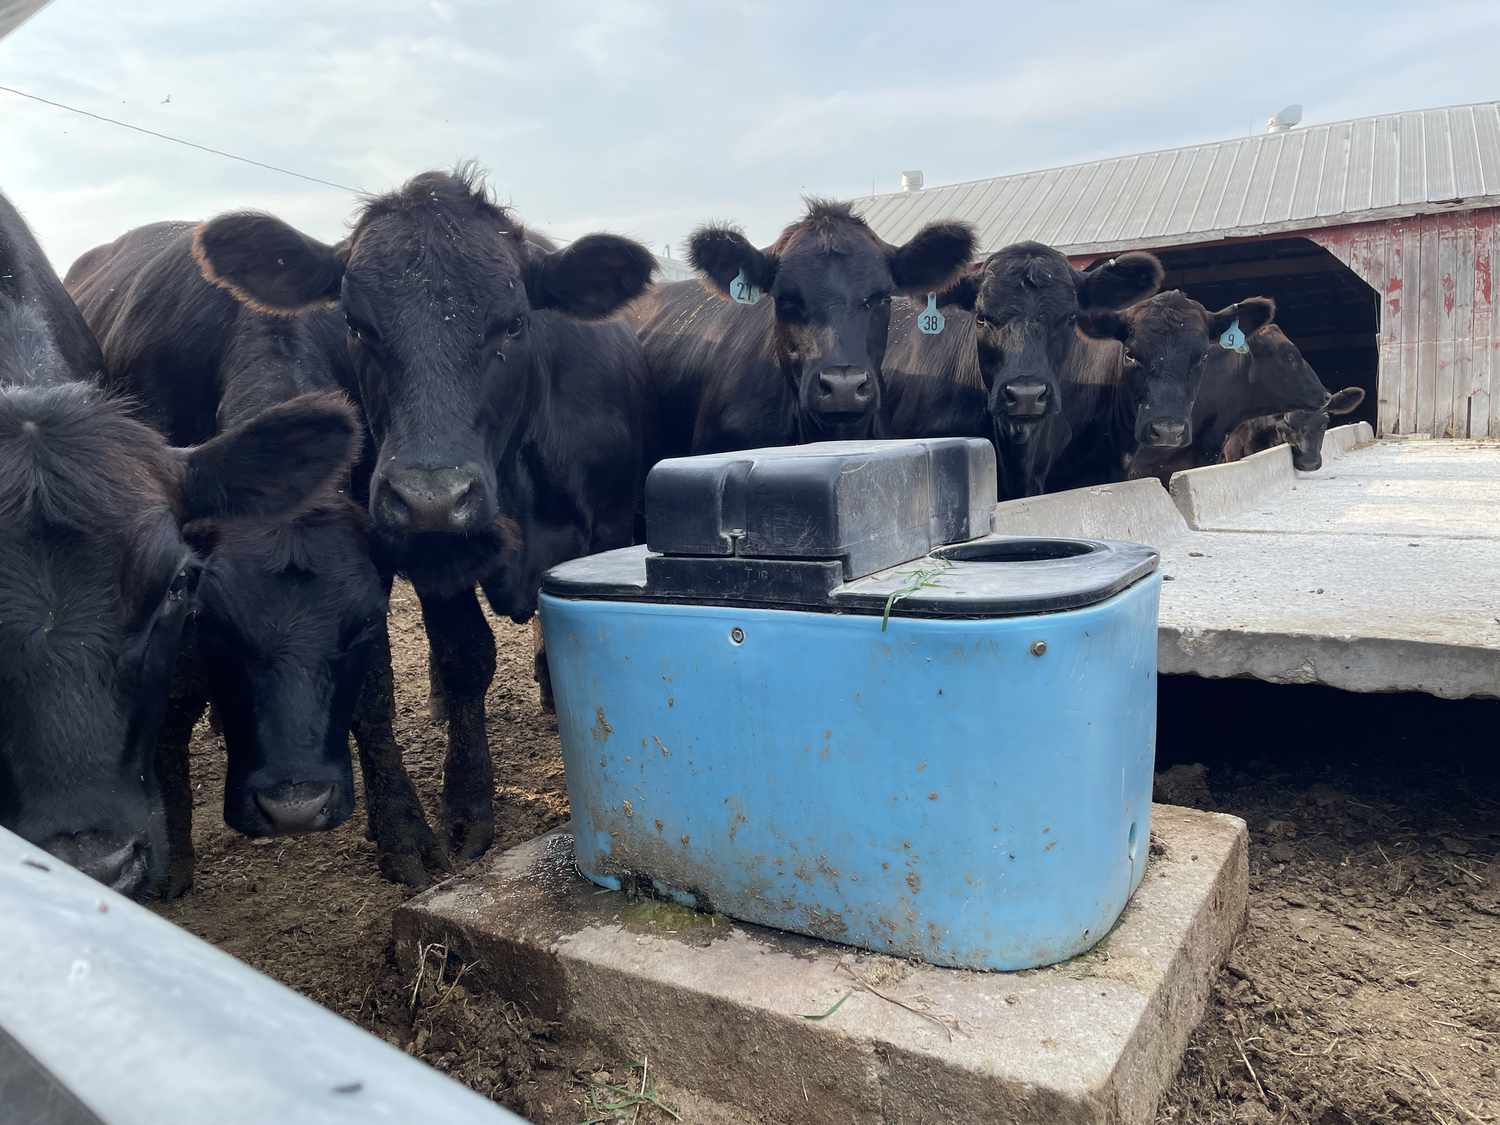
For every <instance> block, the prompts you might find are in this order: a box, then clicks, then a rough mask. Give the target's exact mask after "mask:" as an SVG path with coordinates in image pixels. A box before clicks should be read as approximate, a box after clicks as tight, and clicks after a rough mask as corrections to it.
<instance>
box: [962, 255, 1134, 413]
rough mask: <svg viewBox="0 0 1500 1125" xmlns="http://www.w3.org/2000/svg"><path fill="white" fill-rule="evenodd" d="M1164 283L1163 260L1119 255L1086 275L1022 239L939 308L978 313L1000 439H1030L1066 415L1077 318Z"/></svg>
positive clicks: (977, 330) (984, 372)
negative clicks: (1046, 422)
mask: <svg viewBox="0 0 1500 1125" xmlns="http://www.w3.org/2000/svg"><path fill="white" fill-rule="evenodd" d="M1161 279H1162V267H1161V263H1160V262H1158V261H1157V260H1156V259H1155V258H1154V257H1153V256H1152V255H1150V254H1142V253H1130V254H1121V255H1120V256H1119V257H1118V258H1112V259H1109V260H1108V261H1106V262H1103V263H1100V264H1098V265H1096V266H1095V267H1094V268H1092V269H1091V270H1090V271H1089V272H1087V273H1085V272H1084V271H1082V270H1078V269H1075V268H1074V267H1073V266H1072V265H1071V264H1070V263H1069V262H1068V260H1067V259H1066V258H1065V257H1063V256H1062V255H1061V254H1059V253H1058V252H1057V251H1056V250H1054V249H1052V247H1050V246H1044V245H1042V244H1041V243H1040V242H1018V243H1016V244H1015V245H1013V246H1007V247H1005V249H1003V250H1000V251H998V252H996V253H994V254H991V255H990V256H989V257H988V258H986V259H985V260H984V261H983V262H982V263H980V264H979V265H977V266H976V267H975V268H973V269H971V270H970V271H969V272H968V273H966V274H965V275H964V276H963V277H962V278H961V279H960V280H959V281H958V283H957V284H955V285H954V286H953V287H952V288H951V289H949V290H948V291H947V292H945V293H944V294H942V296H941V297H940V298H939V303H940V304H942V305H947V306H951V307H955V308H960V309H965V310H967V311H969V312H972V313H973V314H974V343H975V347H976V348H977V350H978V353H979V371H980V374H981V376H982V377H983V378H984V385H985V389H986V391H987V392H988V395H989V408H990V415H991V417H992V418H993V419H994V421H995V427H996V436H997V440H1004V441H1008V442H1014V441H1022V442H1024V441H1027V440H1029V430H1028V428H1029V427H1031V426H1034V425H1036V424H1037V423H1039V422H1040V421H1041V420H1042V419H1044V418H1047V417H1048V416H1049V415H1054V414H1056V413H1058V412H1059V411H1060V410H1061V396H1062V387H1061V383H1062V376H1063V369H1064V366H1065V364H1066V363H1067V361H1068V358H1069V356H1070V355H1071V353H1072V350H1073V347H1074V345H1075V344H1076V343H1077V340H1078V334H1077V332H1076V331H1075V326H1076V325H1077V323H1078V319H1079V316H1080V314H1082V313H1088V312H1091V311H1100V310H1109V309H1118V308H1122V307H1123V306H1125V305H1129V304H1133V303H1134V302H1136V301H1139V300H1142V299H1143V298H1146V297H1149V296H1150V295H1151V294H1152V293H1155V292H1156V290H1157V287H1158V286H1159V285H1161Z"/></svg>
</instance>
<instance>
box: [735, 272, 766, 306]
mask: <svg viewBox="0 0 1500 1125" xmlns="http://www.w3.org/2000/svg"><path fill="white" fill-rule="evenodd" d="M729 295H730V297H732V298H734V300H735V302H736V303H737V304H741V305H753V304H755V303H756V302H757V301H759V300H760V290H759V289H757V288H756V287H755V286H753V285H751V284H750V283H749V282H748V281H746V280H745V271H744V270H740V272H739V273H737V274H735V275H734V280H733V281H731V282H730V283H729Z"/></svg>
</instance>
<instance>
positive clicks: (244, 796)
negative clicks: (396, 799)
mask: <svg viewBox="0 0 1500 1125" xmlns="http://www.w3.org/2000/svg"><path fill="white" fill-rule="evenodd" d="M367 522H368V520H367V517H366V515H365V513H364V511H363V510H362V509H361V508H358V507H356V506H355V505H354V504H352V503H350V502H349V501H348V500H346V499H343V498H342V497H340V496H339V495H337V494H335V493H333V492H332V491H330V492H329V493H328V494H327V495H325V496H323V497H320V498H319V499H318V502H317V503H316V505H315V506H314V507H312V508H311V509H309V510H308V511H305V512H303V513H301V514H300V515H298V516H297V517H296V518H294V519H291V520H280V521H268V520H240V521H231V522H227V523H208V522H200V523H199V524H195V525H192V526H190V527H189V528H188V538H189V540H190V541H192V542H193V543H194V544H195V545H197V546H199V547H200V550H202V551H203V552H204V553H205V554H206V557H207V564H206V566H205V568H204V573H203V579H202V581H201V582H200V583H199V587H198V607H199V608H198V651H199V653H200V654H201V656H202V660H203V670H204V672H205V674H206V676H207V679H208V688H209V697H210V698H211V699H212V700H213V704H214V708H215V710H216V711H217V712H218V715H219V718H220V721H221V722H222V724H223V729H224V744H225V747H226V749H227V750H228V752H229V771H228V776H227V777H226V779H225V783H224V820H225V822H226V823H227V824H228V825H229V826H230V827H231V828H233V829H235V830H236V831H239V832H242V833H244V834H245V835H247V836H275V835H290V834H294V833H300V832H316V831H323V830H326V829H330V828H337V827H338V826H339V825H340V824H342V823H343V822H344V821H346V820H348V819H349V816H350V815H351V814H352V813H353V811H354V778H353V774H352V771H351V769H350V762H349V724H350V722H351V720H352V718H353V714H354V707H355V704H356V702H357V701H358V698H359V692H360V687H361V685H362V684H363V682H364V678H365V672H366V670H367V669H368V667H369V663H370V653H371V651H372V649H373V648H374V642H375V641H376V640H377V639H378V638H379V637H380V635H381V632H382V630H383V629H384V628H385V617H386V596H385V587H384V585H383V583H382V582H381V578H380V575H379V573H378V572H377V571H376V569H375V565H374V563H373V562H372V561H371V558H370V549H369V544H368V542H367V536H366V524H367Z"/></svg>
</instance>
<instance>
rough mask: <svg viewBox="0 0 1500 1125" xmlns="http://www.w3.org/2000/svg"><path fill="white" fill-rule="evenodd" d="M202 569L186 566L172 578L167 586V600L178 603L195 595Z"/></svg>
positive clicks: (174, 603) (173, 603)
mask: <svg viewBox="0 0 1500 1125" xmlns="http://www.w3.org/2000/svg"><path fill="white" fill-rule="evenodd" d="M201 573H202V571H201V570H200V569H199V568H198V567H196V566H185V567H183V568H182V569H181V570H179V571H178V572H177V574H176V575H175V576H174V577H173V578H172V583H171V585H170V586H168V587H167V601H168V602H169V603H170V604H172V605H176V604H178V603H180V602H183V601H185V600H186V599H188V598H190V597H192V596H193V593H194V591H196V590H197V589H198V576H199V575H200V574H201Z"/></svg>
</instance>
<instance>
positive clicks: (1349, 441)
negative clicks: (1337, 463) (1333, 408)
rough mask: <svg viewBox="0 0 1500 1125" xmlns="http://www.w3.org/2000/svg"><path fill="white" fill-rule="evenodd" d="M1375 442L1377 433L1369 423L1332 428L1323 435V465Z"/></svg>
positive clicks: (1356, 423)
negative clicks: (1352, 450)
mask: <svg viewBox="0 0 1500 1125" xmlns="http://www.w3.org/2000/svg"><path fill="white" fill-rule="evenodd" d="M1374 440H1375V431H1374V430H1373V429H1372V428H1371V427H1370V423H1368V422H1355V423H1353V424H1352V425H1348V426H1330V427H1329V428H1328V429H1327V430H1326V431H1325V432H1324V434H1323V463H1324V464H1325V465H1326V464H1328V462H1329V461H1334V460H1337V459H1338V458H1340V457H1342V456H1344V454H1346V453H1348V452H1349V451H1350V450H1351V449H1358V448H1359V447H1360V446H1362V445H1369V444H1370V443H1371V442H1373V441H1374Z"/></svg>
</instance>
